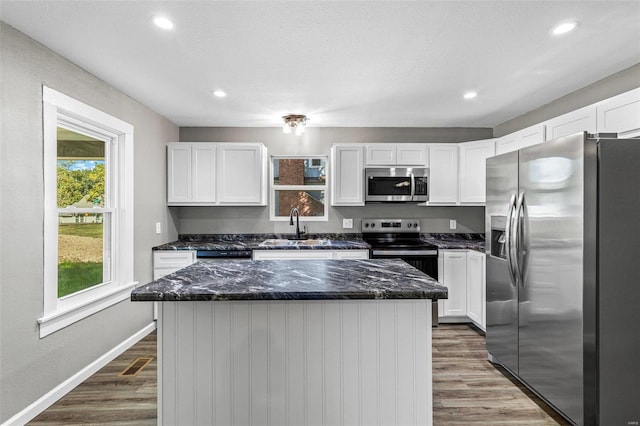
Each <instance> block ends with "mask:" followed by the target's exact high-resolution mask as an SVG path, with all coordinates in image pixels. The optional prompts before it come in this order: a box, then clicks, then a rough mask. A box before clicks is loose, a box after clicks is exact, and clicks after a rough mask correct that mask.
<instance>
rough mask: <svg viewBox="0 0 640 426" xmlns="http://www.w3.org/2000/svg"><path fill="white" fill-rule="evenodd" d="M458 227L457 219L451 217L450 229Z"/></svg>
mask: <svg viewBox="0 0 640 426" xmlns="http://www.w3.org/2000/svg"><path fill="white" fill-rule="evenodd" d="M457 227H458V223H457V222H456V220H455V219H451V220H450V221H449V229H456V228H457Z"/></svg>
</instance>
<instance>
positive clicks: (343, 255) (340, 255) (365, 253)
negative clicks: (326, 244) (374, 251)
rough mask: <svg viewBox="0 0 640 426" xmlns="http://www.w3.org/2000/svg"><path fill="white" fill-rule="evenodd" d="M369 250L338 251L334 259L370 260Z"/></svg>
mask: <svg viewBox="0 0 640 426" xmlns="http://www.w3.org/2000/svg"><path fill="white" fill-rule="evenodd" d="M368 258H369V250H337V251H336V252H335V256H334V259H368Z"/></svg>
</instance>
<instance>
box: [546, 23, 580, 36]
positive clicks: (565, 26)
mask: <svg viewBox="0 0 640 426" xmlns="http://www.w3.org/2000/svg"><path fill="white" fill-rule="evenodd" d="M577 26H578V23H577V22H575V21H569V22H563V23H561V24H558V25H556V26H555V27H554V28H553V29H552V30H551V34H553V35H562V34H566V33H569V32H571V31H573V30H575V29H576V27H577Z"/></svg>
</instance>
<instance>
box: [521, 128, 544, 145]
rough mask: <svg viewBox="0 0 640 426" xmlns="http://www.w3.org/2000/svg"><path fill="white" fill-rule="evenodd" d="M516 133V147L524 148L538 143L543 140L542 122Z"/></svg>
mask: <svg viewBox="0 0 640 426" xmlns="http://www.w3.org/2000/svg"><path fill="white" fill-rule="evenodd" d="M517 133H518V139H519V141H518V145H519V146H518V149H521V148H526V147H528V146H532V145H538V144H540V143H543V142H544V141H545V127H544V124H536V125H535V126H531V127H527V128H526V129H522V130H520V131H519V132H517Z"/></svg>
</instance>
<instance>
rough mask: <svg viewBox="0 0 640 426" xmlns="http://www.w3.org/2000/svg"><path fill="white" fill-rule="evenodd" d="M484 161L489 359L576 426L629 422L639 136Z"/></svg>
mask: <svg viewBox="0 0 640 426" xmlns="http://www.w3.org/2000/svg"><path fill="white" fill-rule="evenodd" d="M608 136H609V137H605V135H600V136H599V137H595V136H594V137H591V136H589V135H587V134H586V133H585V134H576V135H572V136H567V137H564V138H559V139H556V140H553V141H549V142H545V143H543V144H540V145H536V146H532V147H528V148H524V149H521V150H519V151H516V152H511V153H506V154H503V155H498V156H495V157H492V158H489V159H488V160H487V204H486V230H487V269H486V270H487V276H486V282H487V299H486V300H487V302H486V303H487V305H486V313H487V332H486V338H487V350H488V352H489V359H490V360H491V361H492V362H494V363H498V364H501V365H502V366H504V367H505V368H506V369H507V370H509V372H510V373H511V374H513V375H514V376H515V377H516V378H517V379H518V380H520V381H521V382H522V383H524V384H525V385H526V386H527V387H529V388H530V389H531V390H533V391H534V392H535V393H536V394H538V395H539V396H540V397H542V398H543V399H544V400H546V401H547V402H548V403H549V404H550V405H551V406H553V407H554V408H555V409H556V410H557V411H558V412H560V413H561V414H562V415H563V416H564V417H566V418H567V419H569V420H570V421H571V422H573V423H574V424H576V425H603V426H608V425H638V424H640V139H636V140H634V139H627V140H624V139H615V138H612V137H611V136H612V135H608Z"/></svg>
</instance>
